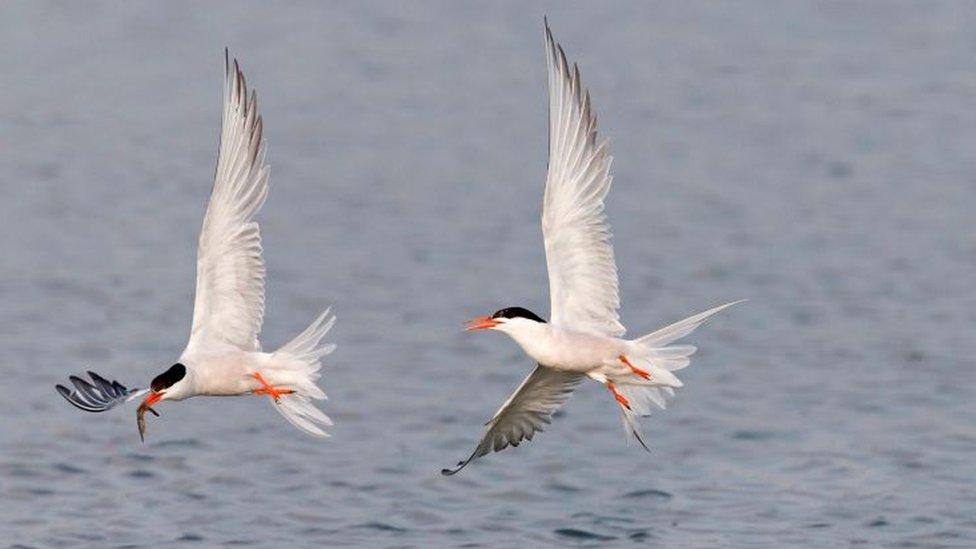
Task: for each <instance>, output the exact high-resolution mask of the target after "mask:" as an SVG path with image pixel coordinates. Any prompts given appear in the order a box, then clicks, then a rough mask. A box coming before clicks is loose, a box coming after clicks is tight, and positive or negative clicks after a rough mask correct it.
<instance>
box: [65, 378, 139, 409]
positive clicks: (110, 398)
mask: <svg viewBox="0 0 976 549" xmlns="http://www.w3.org/2000/svg"><path fill="white" fill-rule="evenodd" d="M88 376H89V377H91V383H89V382H88V381H86V380H84V379H82V378H80V377H78V376H70V377H68V379H69V380H70V381H71V384H72V385H74V387H75V388H74V389H68V388H67V387H65V386H64V385H60V384H59V385H56V386H55V388H56V389H57V390H58V394H60V395H61V396H63V397H64V398H65V400H67V401H68V402H70V403H71V404H72V405H73V406H74V407H76V408H78V409H80V410H84V411H86V412H104V411H105V410H110V409H112V408H115V407H116V406H118V405H119V404H122V403H123V402H128V401H130V400H132V399H134V398H136V397H138V396H139V395H141V394H143V393H145V392H146V391H145V389H127V388H126V387H125V385H122V384H121V383H119V382H118V381H114V380H113V381H109V380H107V379H105V378H104V377H102V376H100V375H98V374H96V373H95V372H91V371H89V372H88Z"/></svg>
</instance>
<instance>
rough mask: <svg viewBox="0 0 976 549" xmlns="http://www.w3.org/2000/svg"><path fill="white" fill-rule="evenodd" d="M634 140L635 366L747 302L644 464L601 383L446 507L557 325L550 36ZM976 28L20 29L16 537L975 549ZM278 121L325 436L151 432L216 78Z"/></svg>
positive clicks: (705, 16)
mask: <svg viewBox="0 0 976 549" xmlns="http://www.w3.org/2000/svg"><path fill="white" fill-rule="evenodd" d="M544 14H548V16H549V21H550V24H551V25H552V28H553V32H554V33H555V36H556V38H557V40H559V41H560V42H561V43H562V44H563V46H564V47H565V48H566V50H567V53H568V54H569V57H570V60H571V61H576V62H578V63H579V64H580V67H581V71H582V75H583V80H584V83H585V84H586V85H587V86H588V87H589V89H590V91H591V93H592V96H593V101H594V105H595V107H596V110H597V112H598V113H599V115H600V130H601V132H602V135H606V136H609V137H610V138H611V146H612V152H613V154H614V156H615V158H616V160H615V162H614V170H613V171H614V175H615V179H614V188H613V190H612V192H611V194H610V196H609V199H608V205H607V210H608V213H609V216H610V220H611V223H612V226H613V230H614V234H615V239H614V244H615V250H616V253H617V261H618V265H619V268H620V273H621V293H622V299H623V308H622V319H623V322H624V324H625V325H627V326H628V328H629V334H630V335H632V336H636V335H639V334H644V333H647V332H649V331H652V330H653V329H656V328H658V327H661V326H663V325H665V324H668V323H670V322H673V321H675V320H678V319H681V318H684V317H686V316H688V315H690V314H692V313H695V312H698V311H701V310H704V309H707V308H709V307H712V306H714V305H717V304H719V303H724V302H726V301H730V300H733V299H738V298H748V299H750V301H749V303H747V304H744V305H742V306H739V307H736V308H734V309H731V310H729V311H727V312H726V313H723V314H721V315H720V316H719V317H716V318H715V319H714V320H712V321H710V322H709V324H708V325H706V326H705V327H703V328H702V329H700V330H699V331H697V332H696V333H695V334H694V335H693V336H692V338H690V342H691V343H694V344H697V345H698V346H699V347H700V351H699V353H698V355H696V357H695V358H696V360H694V361H693V363H692V366H691V367H690V368H688V369H687V370H685V371H684V372H683V376H682V377H683V379H684V381H685V383H686V386H685V388H684V389H682V390H681V391H680V392H679V395H678V398H677V399H676V400H675V401H674V402H673V404H672V406H671V408H670V409H669V410H668V411H667V412H665V413H660V414H657V415H656V416H655V417H654V418H652V419H651V420H649V421H648V422H646V425H645V433H646V435H647V436H646V438H647V440H648V441H649V443H650V445H651V446H652V449H653V453H652V454H650V455H648V454H646V453H644V452H643V451H642V450H640V449H639V448H637V447H634V446H630V447H628V446H626V445H625V443H624V438H623V434H622V431H621V428H620V424H619V419H618V418H617V413H616V411H615V408H614V406H615V405H614V403H613V402H612V401H611V399H610V398H609V396H608V395H607V393H606V391H605V390H603V389H602V388H601V387H599V386H597V385H596V384H589V385H585V386H583V387H582V388H581V389H580V390H579V391H578V392H577V394H576V395H575V396H574V397H573V399H572V400H571V401H570V402H569V404H568V405H567V406H566V408H565V411H564V413H561V414H560V415H559V417H558V418H557V419H556V420H555V421H554V422H553V424H552V426H551V427H550V428H549V429H547V430H546V432H545V433H543V434H541V435H540V436H538V437H537V438H536V439H535V440H534V441H533V442H532V443H531V444H527V445H524V446H521V447H519V448H516V449H511V450H507V451H505V452H503V453H500V454H494V455H491V456H489V457H486V458H484V459H482V460H481V461H479V462H477V463H476V464H474V465H472V466H471V467H469V468H468V469H466V470H465V471H464V472H463V473H461V474H460V475H458V476H457V477H453V478H442V477H441V476H440V474H439V471H440V469H441V467H444V466H448V465H452V464H453V463H455V462H456V461H457V460H458V459H460V458H462V457H465V456H467V454H468V453H469V452H470V451H471V449H472V448H473V446H474V444H475V442H476V440H477V439H478V437H479V435H480V432H481V429H482V423H483V422H484V421H485V420H486V419H488V417H490V415H491V413H492V412H494V410H495V409H496V408H497V407H498V406H499V405H500V403H501V402H502V401H504V399H505V398H506V397H507V396H508V394H509V393H510V392H511V391H512V390H513V389H514V388H515V386H516V385H517V384H518V383H519V381H520V380H521V379H522V377H524V375H525V374H526V373H527V372H529V371H530V370H531V368H532V366H533V365H532V364H531V363H530V362H529V361H528V360H527V359H526V358H525V357H524V356H523V355H522V354H521V352H520V350H519V349H518V348H517V347H516V346H515V344H514V343H512V342H511V341H509V340H508V339H507V338H505V337H504V336H502V335H500V334H477V335H472V334H464V333H463V332H462V331H461V327H462V322H463V321H464V320H466V319H468V318H470V317H472V316H475V315H479V314H486V313H490V312H491V311H494V310H496V309H498V308H501V307H503V306H509V305H522V306H526V307H529V308H530V309H533V310H536V311H539V312H541V313H542V314H543V315H544V316H547V315H548V295H547V289H546V271H545V263H544V257H543V250H542V244H541V233H540V228H539V219H538V214H539V208H540V201H541V195H542V187H543V182H544V176H545V165H546V164H545V162H546V158H545V154H546V95H545V94H546V89H545V71H544V53H543V48H542V41H543V35H542V17H543V15H544ZM973 28H976V5H974V4H971V3H963V2H955V3H914V2H906V3H893V2H883V3H882V2H865V3H856V4H854V3H846V2H824V3H816V4H813V3H805V2H796V3H773V2H752V3H749V2H732V3H700V4H689V3H685V2H653V3H644V2H640V3H629V2H628V3H599V4H597V3H589V2H542V3H537V4H532V5H530V6H526V5H524V3H523V2H492V3H470V2H397V3H394V2H388V3H382V2H357V3H321V4H320V3H294V4H291V3H290V4H284V3H277V4H272V3H266V2H249V3H240V2H233V3H229V2H228V3H207V4H197V3H189V2H169V3H165V4H163V3H160V4H143V3H129V2H114V3H110V2H98V3H84V4H82V3H60V2H58V3H49V2H7V3H4V4H3V5H2V6H0V74H2V75H3V76H2V79H0V81H2V84H0V192H2V200H0V261H2V270H0V303H2V308H0V365H2V366H0V372H2V374H3V377H2V379H3V383H2V385H0V395H2V398H0V416H2V418H3V420H2V423H0V529H2V531H3V532H4V534H5V535H4V543H5V544H11V545H16V546H84V545H89V546H98V547H107V546H129V547H132V546H140V545H153V546H158V545H164V544H167V543H168V544H177V543H181V542H187V541H198V542H201V543H202V544H205V545H211V546H214V545H222V544H234V545H252V546H282V545H285V546H296V545H303V544H313V543H314V544H322V543H328V544H332V545H355V544H358V545H368V546H449V545H466V546H506V545H533V546H544V545H550V544H551V545H563V544H581V545H588V544H603V543H608V544H609V543H621V544H622V543H632V542H635V541H636V542H656V543H660V544H664V545H668V546H705V545H719V546H742V545H755V544H766V545H772V546H782V545H787V544H793V545H805V546H814V545H831V546H834V545H839V544H853V543H867V544H872V545H874V544H896V545H899V546H937V545H938V546H953V545H955V546H972V545H973V544H976V517H974V515H973V509H974V508H976V485H974V479H976V460H974V459H973V456H974V452H976V407H974V404H973V400H974V397H976V389H974V382H976V368H974V366H976V363H974V359H973V357H974V356H976V343H974V341H976V340H974V338H973V333H974V328H976V313H974V312H973V310H974V305H976V302H974V293H973V275H974V272H976V271H974V266H976V265H974V264H976V222H974V220H973V212H974V210H976V185H974V181H976V155H974V154H973V151H974V150H976V109H974V106H976V34H974V33H973V31H972V29H973ZM225 46H226V47H229V48H230V52H231V55H233V56H236V57H238V58H239V59H240V61H241V63H242V65H243V68H244V71H245V73H246V75H247V77H248V83H249V84H251V85H252V86H253V87H254V88H255V89H256V90H257V92H258V98H259V105H260V109H261V112H262V114H263V115H264V117H265V135H266V138H267V139H268V143H269V158H270V163H271V166H272V176H271V185H272V190H271V194H270V197H269V199H268V201H267V204H266V205H265V207H264V209H263V211H262V212H261V214H260V216H259V220H260V222H261V226H262V230H263V237H264V243H265V259H266V261H267V265H268V273H269V278H268V284H267V305H268V307H267V315H266V317H265V329H264V332H263V336H262V341H263V342H264V345H265V347H266V348H270V349H273V348H275V347H277V346H278V345H280V344H282V343H283V342H285V341H287V340H288V339H290V337H291V336H293V335H294V334H295V333H297V332H298V331H300V330H301V329H303V328H304V327H305V326H306V325H307V324H308V322H310V321H311V320H312V318H313V317H314V316H315V314H316V313H317V312H319V311H320V310H321V309H322V308H324V307H326V306H328V305H333V306H334V307H335V310H336V312H337V313H338V318H339V321H338V324H337V325H336V328H335V329H334V331H333V332H332V335H331V336H330V337H331V338H332V339H333V340H334V341H336V342H337V343H338V344H339V348H338V350H337V351H336V353H334V354H333V355H332V356H330V357H329V358H328V360H327V367H326V368H325V370H324V375H323V378H322V385H323V387H324V388H325V389H326V391H327V393H329V396H330V400H328V401H327V402H326V403H325V409H326V411H327V412H328V413H329V414H330V415H331V416H332V417H333V419H335V421H336V425H335V427H334V429H333V430H332V434H333V437H332V438H331V439H329V440H327V441H324V442H323V441H320V440H316V439H312V438H308V437H306V436H304V435H302V434H301V433H300V432H298V431H296V430H295V429H293V428H291V427H290V426H289V425H288V424H287V423H285V422H284V421H283V420H282V418H281V417H280V416H279V415H278V414H276V413H274V412H273V411H272V410H271V409H270V407H269V404H268V402H267V399H263V398H261V399H258V398H255V399H248V398H241V399H226V400H212V399H194V400H191V401H188V402H186V403H183V404H180V405H163V406H162V407H161V408H160V411H161V412H162V414H163V417H162V418H159V419H157V418H150V420H149V426H148V427H149V428H148V440H147V443H146V444H140V443H139V440H138V436H137V432H136V426H135V421H134V419H133V417H132V415H133V410H132V408H131V407H130V408H127V409H124V410H118V411H115V412H114V413H111V414H104V415H102V416H94V415H86V414H82V413H79V412H78V411H77V410H75V409H73V408H71V407H70V406H69V405H68V404H67V403H66V402H64V401H63V400H62V399H61V398H60V397H58V396H57V395H56V393H55V392H54V389H53V386H54V384H55V383H58V382H63V381H64V380H65V379H66V376H67V375H68V374H71V373H81V372H83V371H84V370H85V369H88V368H90V369H94V370H96V371H98V372H101V373H103V374H104V375H107V376H111V377H113V378H117V379H119V380H120V381H122V382H123V383H126V384H130V385H142V386H145V384H146V383H147V382H148V380H149V379H151V378H152V377H153V376H155V375H156V374H158V373H160V372H162V371H163V370H164V369H165V368H167V367H168V366H170V365H171V364H172V363H173V362H174V361H175V360H176V359H177V358H178V356H179V354H180V352H181V351H182V349H183V345H184V344H185V340H186V336H187V333H188V330H189V324H190V317H191V313H192V297H193V283H194V272H195V263H194V262H195V247H196V238H197V233H198V231H199V227H200V224H201V220H202V216H203V212H204V208H205V204H206V200H207V197H208V194H209V191H210V186H211V176H212V173H213V166H214V163H215V154H216V143H217V132H218V124H219V107H220V91H221V85H222V84H221V81H222V63H223V49H224V47H225Z"/></svg>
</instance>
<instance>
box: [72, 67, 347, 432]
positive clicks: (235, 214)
mask: <svg viewBox="0 0 976 549" xmlns="http://www.w3.org/2000/svg"><path fill="white" fill-rule="evenodd" d="M262 131H263V122H262V119H261V116H260V115H259V114H258V109H257V98H256V95H255V93H254V92H253V91H252V92H251V93H250V95H248V90H247V85H246V83H245V81H244V75H243V73H242V72H241V69H240V66H239V65H238V63H237V60H234V62H233V64H231V63H230V62H229V57H228V54H227V51H226V50H225V52H224V89H223V114H222V120H221V131H220V145H219V149H218V156H217V168H216V171H215V174H214V182H213V189H212V191H211V195H210V203H209V205H208V207H207V213H206V214H205V216H204V220H203V229H202V230H201V232H200V238H199V242H198V247H197V277H196V299H195V302H194V305H193V324H192V327H191V329H190V338H189V341H188V342H187V344H186V348H185V350H184V351H183V354H182V355H181V356H180V358H179V360H178V361H177V362H176V363H175V364H173V365H172V366H171V367H170V368H168V369H167V370H166V371H165V372H163V373H161V374H159V375H158V376H156V377H155V378H153V379H152V381H151V382H150V384H149V387H148V388H146V389H142V390H138V389H132V390H130V389H127V388H126V387H125V386H123V385H122V384H120V383H118V382H116V381H112V382H110V381H108V380H107V379H105V378H103V377H102V376H99V375H98V374H95V373H93V372H89V376H90V377H91V379H92V382H88V381H86V380H84V379H82V378H80V377H76V376H71V377H70V381H71V383H72V385H74V389H69V388H67V387H65V386H63V385H58V386H57V390H58V393H60V394H61V395H62V396H63V397H65V398H66V399H67V400H68V402H70V403H71V404H73V405H75V406H76V407H78V408H80V409H82V410H85V411H88V412H104V411H105V410H109V409H111V408H114V407H115V406H117V405H118V404H120V403H123V402H127V401H130V400H134V399H137V398H138V397H141V396H143V395H145V396H144V398H143V400H142V403H141V404H140V405H139V408H138V409H137V411H136V418H137V424H138V427H139V436H140V438H142V439H143V440H144V437H145V414H146V412H147V411H148V412H151V413H153V414H156V415H159V414H157V413H156V411H155V409H154V408H153V406H154V405H156V404H158V403H160V402H163V401H180V400H184V399H187V398H190V397H195V396H238V395H264V396H267V397H268V398H269V400H270V401H271V402H272V403H273V405H274V408H275V409H276V410H278V411H279V412H280V413H281V414H282V415H283V416H285V419H287V420H288V421H289V422H291V423H292V424H293V425H294V426H295V427H297V428H299V429H301V430H302V431H305V432H306V433H308V434H311V435H315V436H322V437H324V436H328V435H327V434H326V432H325V431H323V430H322V426H329V425H332V421H331V420H330V419H329V417H328V416H326V415H325V414H324V413H323V412H322V411H321V410H319V409H318V408H317V407H316V406H315V405H314V404H313V402H312V401H313V400H320V399H324V398H325V393H324V392H323V391H322V389H321V388H319V387H318V386H317V385H316V380H317V379H318V378H319V369H320V368H321V366H322V363H321V359H322V357H324V356H326V355H328V354H329V353H331V352H332V351H333V350H334V349H335V345H333V344H326V343H323V342H322V339H323V338H324V337H325V335H326V333H327V332H328V331H329V329H331V328H332V325H333V324H334V322H335V317H334V316H333V315H331V314H330V311H329V310H326V311H325V312H323V313H322V314H321V315H319V316H318V318H316V319H315V321H313V322H312V324H311V325H310V326H309V327H308V328H306V329H305V331H303V332H302V333H301V334H299V335H298V336H297V337H295V338H294V339H292V340H291V341H290V342H288V343H286V344H285V345H284V346H282V347H280V348H279V349H277V350H276V351H273V352H264V351H262V349H261V343H260V342H259V341H258V335H259V334H260V332H261V325H262V322H263V319H264V282H265V276H266V273H265V267H264V260H263V259H262V258H261V251H262V248H261V233H260V230H259V228H258V224H257V222H256V221H254V216H255V214H256V213H257V212H258V210H260V209H261V206H262V205H263V204H264V201H265V198H266V197H267V195H268V173H269V167H268V165H267V164H266V162H265V141H264V138H263V136H262Z"/></svg>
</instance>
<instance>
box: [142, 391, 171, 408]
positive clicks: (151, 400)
mask: <svg viewBox="0 0 976 549" xmlns="http://www.w3.org/2000/svg"><path fill="white" fill-rule="evenodd" d="M164 394H166V391H159V392H156V391H150V392H149V394H148V395H146V398H145V399H144V400H143V401H142V405H143V406H145V407H146V408H148V407H150V406H152V405H153V404H156V403H157V402H159V401H160V400H161V399H162V398H163V395H164Z"/></svg>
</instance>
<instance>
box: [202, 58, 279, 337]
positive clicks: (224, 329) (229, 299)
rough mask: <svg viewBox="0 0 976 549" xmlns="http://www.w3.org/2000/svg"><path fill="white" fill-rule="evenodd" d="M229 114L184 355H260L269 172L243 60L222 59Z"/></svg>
mask: <svg viewBox="0 0 976 549" xmlns="http://www.w3.org/2000/svg"><path fill="white" fill-rule="evenodd" d="M224 56H225V57H224V65H225V78H224V110H223V119H222V123H221V130H220V150H219V153H218V157H217V169H216V172H215V174H214V184H213V191H211V194H210V204H209V205H208V207H207V214H206V216H205V217H204V219H203V229H202V230H201V232H200V241H199V244H198V248H197V291H196V301H195V302H194V305H193V327H192V328H191V330H190V340H189V342H188V343H187V346H186V351H184V353H191V352H193V351H196V350H200V349H211V348H215V347H216V348H221V347H227V346H230V347H233V348H237V349H241V350H245V351H256V350H260V343H258V334H259V333H260V332H261V323H262V321H263V319H264V277H265V270H264V261H263V260H262V259H261V233H260V231H259V229H258V224H257V223H256V222H255V221H253V217H254V214H255V213H256V212H257V211H258V210H259V209H260V208H261V205H262V204H264V200H265V198H266V197H267V195H268V170H269V168H268V166H267V165H266V164H265V161H264V156H265V143H264V139H263V138H262V127H263V126H262V121H261V117H260V116H259V115H258V109H257V99H256V96H255V94H254V93H253V92H252V93H251V95H250V97H248V93H247V85H246V84H245V82H244V75H243V74H242V73H241V70H240V67H239V66H238V64H237V61H236V60H235V61H234V64H233V66H231V65H230V63H228V61H227V54H226V52H225V54H224Z"/></svg>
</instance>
